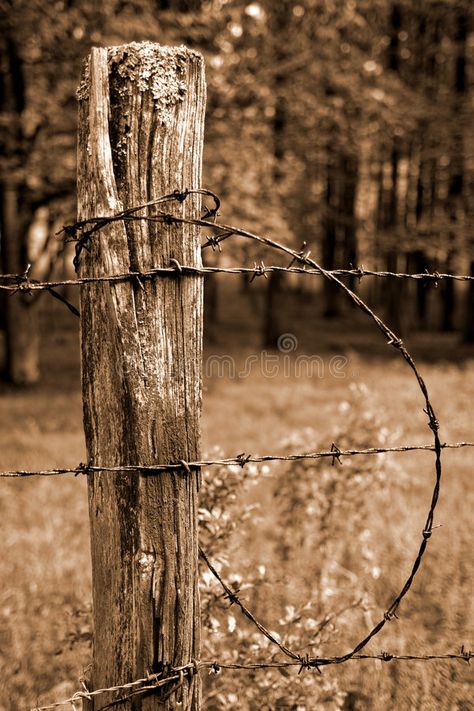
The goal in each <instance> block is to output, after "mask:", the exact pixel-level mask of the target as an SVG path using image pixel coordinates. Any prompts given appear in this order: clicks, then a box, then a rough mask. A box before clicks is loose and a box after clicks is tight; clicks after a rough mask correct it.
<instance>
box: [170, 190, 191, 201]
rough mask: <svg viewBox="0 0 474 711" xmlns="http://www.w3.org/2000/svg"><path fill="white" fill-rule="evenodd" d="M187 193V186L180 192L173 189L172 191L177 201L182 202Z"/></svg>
mask: <svg viewBox="0 0 474 711" xmlns="http://www.w3.org/2000/svg"><path fill="white" fill-rule="evenodd" d="M188 195H189V190H188V189H187V188H186V190H183V191H182V192H180V191H179V190H175V191H174V192H173V197H174V199H175V200H177V201H178V202H184V201H185V200H186V198H187V197H188Z"/></svg>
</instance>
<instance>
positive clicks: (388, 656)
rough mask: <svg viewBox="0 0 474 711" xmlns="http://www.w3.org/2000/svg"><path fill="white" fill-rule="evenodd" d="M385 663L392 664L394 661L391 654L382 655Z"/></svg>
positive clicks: (384, 653) (383, 653)
mask: <svg viewBox="0 0 474 711" xmlns="http://www.w3.org/2000/svg"><path fill="white" fill-rule="evenodd" d="M380 656H381V657H382V661H383V662H390V661H391V660H392V659H393V654H390V653H389V652H382V653H381V655H380Z"/></svg>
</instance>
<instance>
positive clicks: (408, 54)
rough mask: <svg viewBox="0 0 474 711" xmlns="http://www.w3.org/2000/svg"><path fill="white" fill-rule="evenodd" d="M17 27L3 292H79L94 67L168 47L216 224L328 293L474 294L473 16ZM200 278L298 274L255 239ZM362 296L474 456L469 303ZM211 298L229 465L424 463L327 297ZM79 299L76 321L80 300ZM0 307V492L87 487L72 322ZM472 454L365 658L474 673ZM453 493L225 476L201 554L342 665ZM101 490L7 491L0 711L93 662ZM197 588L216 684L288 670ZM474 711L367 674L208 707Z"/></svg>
mask: <svg viewBox="0 0 474 711" xmlns="http://www.w3.org/2000/svg"><path fill="white" fill-rule="evenodd" d="M0 12H1V20H2V28H3V29H2V37H1V39H0V85H1V93H0V137H1V139H0V140H1V147H2V155H1V159H0V210H1V252H0V256H1V261H2V268H1V272H2V273H3V274H22V273H23V272H24V270H25V268H26V266H27V264H31V265H32V266H31V269H30V272H29V276H30V277H31V278H33V279H40V280H48V279H52V278H64V277H74V270H73V266H72V257H73V255H74V245H73V244H68V243H65V242H64V240H63V239H62V238H61V237H60V236H58V234H57V233H58V231H59V230H60V229H61V227H62V226H63V225H64V224H69V223H71V222H73V221H74V220H75V173H76V129H77V102H76V97H75V93H76V89H77V86H78V83H79V76H80V69H81V62H82V60H83V59H84V57H85V56H86V55H87V54H88V52H89V49H90V47H91V46H110V45H114V44H123V43H126V42H132V41H142V40H151V41H157V42H160V43H161V44H168V45H175V44H185V45H187V46H189V47H192V48H195V49H198V50H199V51H200V52H202V54H203V55H204V58H205V62H206V74H207V82H208V100H207V116H206V137H205V154H204V169H203V184H204V186H205V187H206V188H209V189H211V190H213V191H214V192H215V193H217V194H218V195H219V196H220V198H221V200H222V206H221V209H220V215H221V217H220V219H221V220H222V221H223V222H226V223H230V224H235V225H239V226H242V227H244V228H246V229H248V230H250V231H252V232H255V233H258V234H264V235H267V236H269V237H272V238H273V239H276V240H278V241H280V242H282V243H284V244H285V245H287V246H289V247H291V248H293V249H295V250H298V251H299V250H301V249H303V251H304V253H306V252H307V251H309V250H311V256H312V257H313V258H314V259H315V260H316V261H317V262H318V263H320V264H321V265H322V266H324V267H325V268H327V269H352V268H353V269H357V268H362V269H364V270H376V271H388V272H391V273H393V274H395V273H397V274H400V273H417V274H420V275H421V274H423V273H425V272H429V273H431V274H436V273H440V274H445V273H448V274H449V273H450V274H454V273H455V274H459V275H471V276H474V229H473V180H474V135H473V130H472V99H473V84H474V30H473V14H474V13H473V10H472V6H471V3H470V2H468V0H422V1H421V2H413V1H411V0H404V1H401V2H393V1H392V0H301V2H292V1H290V0H281V1H280V2H277V1H273V2H272V1H271V0H261V1H260V2H250V3H249V2H239V1H237V0H235V1H231V0H230V1H229V2H225V0H209V1H207V0H202V1H199V0H188V1H187V2H186V0H182V1H179V0H176V1H174V0H169V1H167V2H165V1H161V2H159V1H155V2H153V1H152V0H136V1H131V2H126V1H123V2H118V1H115V0H105V1H104V2H101V3H100V4H99V3H96V2H86V1H85V0H78V1H77V2H74V1H71V2H61V1H59V2H38V1H36V0H10V1H9V2H7V1H5V0H0ZM204 260H205V263H206V264H208V265H213V266H222V267H228V266H248V267H251V268H252V267H254V265H255V264H256V265H261V264H262V263H263V264H264V265H267V266H269V265H271V264H277V265H283V266H286V265H287V264H288V261H289V260H288V259H284V260H282V259H281V258H279V257H278V254H271V253H270V254H269V253H268V252H266V251H265V249H264V248H263V247H262V246H261V245H255V244H254V243H252V242H248V241H245V240H238V239H235V240H228V241H226V242H224V243H223V244H222V251H221V252H220V251H218V250H216V251H211V250H207V251H206V253H205V255H204ZM344 281H345V283H346V284H347V285H348V286H349V287H350V288H351V289H354V290H355V291H356V292H357V293H358V294H360V296H361V297H362V298H363V299H365V300H366V301H367V303H368V304H369V305H370V307H371V308H372V309H373V310H374V311H375V312H376V313H377V314H379V315H380V316H381V317H383V318H384V320H385V322H386V323H387V324H388V326H390V328H392V329H393V330H394V331H395V333H396V334H397V335H399V336H402V337H403V339H404V342H405V343H406V344H407V347H408V348H409V350H410V352H411V353H412V354H413V355H414V357H415V360H416V363H417V365H418V367H419V369H420V371H421V372H422V373H423V375H424V377H425V379H426V382H427V385H428V387H429V390H430V394H431V398H432V402H433V405H434V407H435V409H436V412H437V415H438V416H439V419H440V425H441V430H440V436H441V439H442V441H449V442H461V441H472V440H474V436H473V425H474V421H473V414H472V398H473V395H474V377H473V374H474V347H473V344H474V282H473V281H467V280H451V279H443V278H439V280H437V279H436V278H428V277H427V278H426V279H421V278H420V279H417V280H412V279H400V278H379V277H371V276H363V277H362V278H358V277H357V276H352V277H344ZM205 288H206V294H205V360H204V364H205V367H204V373H205V383H204V385H205V387H204V404H203V432H202V440H203V452H204V454H205V455H207V456H208V457H209V458H214V457H218V456H219V457H220V456H221V455H225V456H235V455H237V454H239V453H241V452H247V453H253V454H267V453H283V454H285V453H290V452H293V451H316V450H319V449H322V450H327V449H330V448H331V444H332V443H333V442H335V443H337V446H338V447H339V448H340V449H344V448H353V447H354V448H367V447H377V446H381V447H392V446H395V447H396V446H399V445H404V444H425V443H431V441H432V440H431V439H430V432H429V430H428V429H427V427H426V417H425V415H424V414H423V401H422V398H421V397H420V393H419V391H418V390H417V384H416V380H415V378H414V377H413V375H412V373H410V371H409V369H408V368H407V367H406V364H404V363H403V362H402V359H401V358H400V357H399V354H398V353H397V352H395V351H392V350H390V349H388V348H387V347H386V344H385V342H384V339H383V337H382V336H381V335H380V333H378V332H377V330H376V329H375V328H374V327H373V324H371V323H370V322H369V320H368V319H366V318H365V317H364V315H363V314H361V313H359V312H358V311H356V309H354V307H353V306H352V305H351V303H350V302H349V300H348V299H347V298H346V297H345V296H344V294H343V293H342V292H340V290H338V289H337V287H335V286H334V284H331V283H330V282H329V281H326V280H323V279H322V278H321V277H318V276H308V275H301V276H300V275H295V274H282V273H271V274H263V275H261V276H259V277H257V278H254V279H253V280H251V279H250V278H249V277H248V276H237V275H236V276H229V275H225V274H222V275H215V276H212V277H210V276H209V277H206V284H205ZM62 294H63V296H64V297H65V298H66V299H67V300H68V301H70V302H71V303H73V304H76V305H77V303H78V292H77V287H68V288H65V289H64V290H63V292H62ZM0 305H1V309H0V367H1V370H2V374H3V377H2V381H1V383H0V422H1V427H0V468H1V469H2V470H6V469H38V468H50V467H55V466H58V467H60V466H65V467H74V466H76V465H77V464H78V463H79V462H81V461H83V460H84V459H85V447H84V439H83V433H82V406H81V394H80V373H79V341H78V319H77V318H76V317H75V316H74V315H73V313H71V312H70V311H69V310H68V309H67V308H65V306H64V304H61V303H59V302H58V301H57V300H54V299H52V298H50V295H49V294H47V293H41V292H33V293H32V294H27V293H21V294H13V295H7V294H6V292H3V291H2V292H0ZM305 358H306V360H305V361H304V362H305V363H308V362H310V363H312V364H313V366H314V367H311V368H310V369H309V370H308V369H307V368H306V366H305V368H302V367H301V363H302V362H303V361H302V359H305ZM308 359H309V361H308ZM335 359H337V360H335ZM335 362H337V363H338V367H337V368H336V369H335V368H334V363H335ZM216 364H217V366H219V367H216ZM269 364H270V365H271V368H270V366H269ZM470 452H471V450H469V449H460V450H451V451H445V452H443V460H444V467H445V472H444V480H443V489H442V496H441V500H440V505H439V510H438V513H437V517H436V524H437V525H438V524H439V525H440V526H441V527H440V528H439V529H436V530H435V531H434V533H433V537H432V540H431V541H430V547H429V550H428V553H427V556H426V558H425V560H424V563H423V567H422V569H421V571H420V573H419V576H418V577H417V579H416V581H415V583H414V586H413V588H412V590H411V591H410V593H409V596H408V597H407V599H406V601H405V602H404V603H403V605H402V607H401V608H400V611H399V614H398V619H396V620H393V621H392V622H391V624H390V625H387V626H386V628H385V629H384V630H383V633H381V636H380V637H379V638H376V640H374V642H372V643H371V645H370V649H369V650H368V651H369V652H371V653H374V654H376V653H379V652H381V651H384V650H385V651H389V652H390V653H392V654H415V655H416V654H418V655H424V654H430V653H434V654H443V653H446V652H459V650H460V649H461V646H462V645H464V647H465V648H469V646H470V644H471V645H472V632H473V626H472V612H473V610H472V587H473V566H472V531H471V528H472V527H471V525H470V521H471V517H472V514H471V511H472V504H473V499H474V496H473V487H472V454H471V453H470ZM433 472H434V465H433V455H432V453H431V454H430V453H429V452H421V453H420V452H417V453H400V454H394V455H390V456H389V455H381V456H377V457H354V458H347V459H344V460H343V464H342V465H339V464H338V463H337V462H335V464H334V466H333V465H332V464H331V460H324V461H322V462H309V463H308V462H306V463H303V462H300V463H284V464H271V465H270V464H269V465H263V466H260V465H259V466H257V465H252V466H250V467H247V468H245V469H241V468H240V467H234V468H230V469H228V468H225V469H224V468H222V470H221V469H216V468H210V469H209V470H208V472H207V473H206V475H205V482H204V484H205V485H204V487H203V490H202V496H201V510H200V515H201V534H202V539H203V541H204V542H205V545H206V550H208V552H209V554H210V555H212V557H213V559H214V560H216V561H218V562H219V563H220V566H221V567H220V569H221V570H222V574H223V575H224V576H225V577H226V579H228V580H231V581H233V583H234V584H235V586H236V587H238V588H240V589H241V591H242V594H243V596H244V598H245V601H246V604H248V606H249V607H250V608H251V609H252V610H253V611H255V612H256V614H257V616H258V617H259V618H261V619H262V620H263V621H264V623H265V624H266V626H267V627H268V628H269V629H271V630H273V631H275V632H276V633H277V634H278V635H279V637H280V638H281V639H282V640H284V642H285V643H287V644H288V645H289V646H290V647H291V648H295V649H298V651H299V652H301V653H309V654H310V655H319V654H321V655H330V654H341V653H344V652H345V651H347V650H348V649H350V648H351V647H352V646H353V645H354V644H355V643H356V642H357V641H358V640H359V639H360V638H361V637H362V636H364V634H366V633H367V631H368V630H369V629H370V627H371V626H372V625H373V624H374V622H375V621H376V620H377V619H378V618H379V617H380V614H381V612H383V610H384V609H386V607H387V605H388V604H389V603H390V601H391V600H392V599H393V597H394V596H395V595H396V594H397V592H398V590H399V589H400V587H401V586H402V585H403V582H404V580H405V579H406V577H407V574H408V572H409V570H410V566H411V564H412V561H413V559H414V558H415V556H416V552H417V550H418V547H419V538H420V533H421V531H422V529H423V525H424V522H425V517H426V511H427V509H428V506H429V499H430V495H431V489H432V485H433V476H434V473H433ZM84 479H85V478H84V477H77V478H76V477H73V476H71V477H61V478H57V479H54V480H48V479H30V480H25V481H20V480H18V481H7V480H2V481H1V485H0V536H1V538H0V539H1V541H2V554H1V556H0V709H2V710H3V709H5V710H6V711H7V710H8V711H13V710H14V709H21V708H28V707H30V706H34V705H36V704H38V703H43V702H45V703H46V702H50V701H56V700H58V699H61V698H66V697H67V696H69V695H70V694H71V693H73V692H74V691H75V690H76V689H78V688H79V679H80V677H81V674H82V673H83V672H84V670H86V669H87V665H88V663H89V661H90V654H91V649H90V641H91V623H90V618H91V614H90V560H89V556H90V553H89V539H88V519H87V496H86V483H85V480H84ZM201 584H202V590H201V594H202V606H203V625H204V630H203V654H202V656H203V658H206V659H207V658H217V659H219V660H220V661H221V662H223V661H226V660H227V661H229V662H232V661H235V662H238V661H244V660H246V661H248V660H255V661H257V662H258V661H259V660H264V659H265V660H268V658H269V657H271V656H272V655H273V653H274V652H273V650H271V649H269V648H268V644H267V641H266V640H265V639H264V638H263V639H262V638H261V636H259V635H258V634H257V633H256V631H255V630H254V629H252V627H250V626H249V624H248V622H247V621H246V620H245V619H244V618H243V617H241V616H239V613H238V610H235V609H234V608H229V606H228V602H226V601H225V600H223V599H222V597H221V593H220V591H219V589H218V587H217V586H216V585H215V582H213V581H212V579H210V578H209V576H208V574H206V573H204V571H203V576H202V581H201ZM104 624H106V621H104ZM473 691H474V687H473V681H472V673H470V672H469V667H468V665H467V664H465V663H462V662H459V661H457V662H416V663H408V662H391V663H383V662H374V661H366V662H349V663H347V664H346V665H343V666H341V667H335V668H328V669H325V670H324V673H323V674H322V675H319V674H317V673H315V672H314V671H306V672H305V673H304V674H302V675H299V676H298V675H297V674H296V672H294V671H291V672H288V673H287V672H286V671H285V672H281V671H269V670H267V669H262V670H259V671H255V672H253V673H252V674H248V673H247V672H225V673H224V672H222V673H221V674H219V675H217V676H210V677H209V678H206V679H205V680H204V704H203V705H204V708H206V709H209V711H220V710H224V709H230V710H231V711H239V710H242V711H247V710H248V711H251V710H253V709H264V710H265V709H268V711H271V710H273V709H293V710H294V711H296V710H298V711H309V710H310V709H330V710H332V709H334V710H335V709H346V710H350V709H354V710H355V709H373V710H374V711H375V709H379V708H387V709H401V710H404V709H407V710H408V709H422V710H426V711H428V710H431V709H433V710H435V709H436V710H437V709H443V710H444V709H446V710H449V711H467V710H468V709H471V708H472V697H473Z"/></svg>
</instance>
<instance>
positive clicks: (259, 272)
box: [0, 260, 474, 298]
mask: <svg viewBox="0 0 474 711" xmlns="http://www.w3.org/2000/svg"><path fill="white" fill-rule="evenodd" d="M28 272H29V269H28V270H27V271H25V272H23V273H22V274H0V290H2V291H9V292H12V293H16V292H23V293H29V292H33V291H49V292H50V293H51V294H52V295H53V296H55V297H56V298H61V297H60V295H58V293H57V292H55V291H54V289H56V288H58V287H62V286H80V285H81V284H95V283H101V282H124V281H133V280H136V279H143V280H145V281H146V280H147V279H148V280H150V279H157V278H158V277H160V276H169V275H173V274H175V275H176V274H179V275H184V276H185V275H193V274H196V275H202V276H205V275H206V274H245V275H247V276H249V277H250V280H251V281H253V279H254V278H255V277H258V276H266V275H267V274H271V273H272V272H279V273H287V274H308V275H313V276H323V275H322V273H321V271H320V270H319V269H311V268H310V269H307V268H305V267H282V266H278V265H268V266H267V265H265V264H264V263H263V262H262V261H260V262H258V263H255V264H254V266H253V267H207V266H203V267H196V266H191V265H187V264H180V263H179V262H177V260H173V264H172V265H170V266H168V267H153V269H146V270H143V271H136V270H133V271H129V272H122V273H119V274H109V275H104V276H85V277H80V278H77V279H57V280H52V281H40V280H39V279H31V278H30V277H29V276H28ZM327 274H331V275H332V276H335V277H357V278H358V279H359V280H360V279H362V277H365V276H373V277H379V278H383V279H384V278H390V277H393V278H395V279H413V280H415V281H421V282H423V283H426V284H427V285H428V284H433V285H435V286H437V284H438V282H440V281H443V280H444V281H447V280H451V281H474V276H469V275H468V274H444V273H440V272H428V271H426V272H420V273H413V274H408V273H397V272H387V271H374V270H371V269H364V267H358V268H357V269H328V270H327ZM2 281H3V282H12V283H10V284H8V283H1V282H2Z"/></svg>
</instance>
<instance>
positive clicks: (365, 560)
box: [200, 386, 403, 711]
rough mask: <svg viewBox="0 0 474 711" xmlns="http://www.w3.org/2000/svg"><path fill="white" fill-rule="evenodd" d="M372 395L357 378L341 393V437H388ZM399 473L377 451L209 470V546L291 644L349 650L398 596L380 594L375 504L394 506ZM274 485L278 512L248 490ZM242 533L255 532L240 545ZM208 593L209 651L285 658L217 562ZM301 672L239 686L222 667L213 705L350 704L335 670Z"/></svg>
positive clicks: (206, 577)
mask: <svg viewBox="0 0 474 711" xmlns="http://www.w3.org/2000/svg"><path fill="white" fill-rule="evenodd" d="M369 399H370V395H369V393H368V391H367V389H366V388H365V387H364V386H361V387H359V388H353V391H352V396H351V399H350V401H345V402H343V403H341V406H340V408H339V409H340V413H341V416H342V417H343V418H344V425H343V426H342V427H340V428H339V429H338V430H337V431H336V433H335V434H336V435H337V442H338V444H339V445H340V446H341V447H344V446H345V445H346V444H348V443H349V442H351V443H352V444H354V443H356V444H357V446H360V447H364V446H369V445H370V446H377V445H380V446H383V445H386V442H387V432H386V430H384V428H383V427H381V426H380V424H379V421H378V416H377V415H376V413H375V411H374V410H373V409H372V408H371V407H370V405H369V403H368V402H367V401H368V400H369ZM327 436H328V433H326V438H327ZM329 436H330V435H329ZM315 441H316V440H315V433H314V432H312V431H310V430H307V431H305V432H301V433H296V434H295V435H294V436H293V437H291V438H290V440H289V441H288V447H289V448H291V450H292V451H294V450H295V449H297V450H298V451H300V450H301V449H302V448H303V449H304V448H305V447H308V446H310V447H311V448H314V447H315ZM394 474H397V480H396V481H397V483H396V486H399V485H400V483H401V481H403V477H401V476H399V474H400V472H399V470H398V468H397V467H394V466H393V465H390V464H389V463H388V462H385V461H384V462H383V463H382V462H381V461H379V460H378V458H373V459H370V458H369V457H365V458H364V457H358V458H356V457H354V458H353V459H349V461H345V462H344V465H343V466H341V465H337V464H335V465H334V466H332V465H331V463H330V462H321V461H311V460H309V462H308V461H305V460H303V461H301V462H292V463H289V464H288V465H286V466H280V467H275V468H274V469H272V470H271V469H270V468H269V467H268V466H264V467H261V468H258V467H257V466H255V465H247V467H245V468H244V469H241V468H240V467H230V468H226V469H222V470H218V471H216V470H215V469H213V470H212V471H211V470H209V471H208V472H207V473H206V475H205V479H204V491H203V497H202V502H201V510H200V516H201V521H200V523H201V538H202V544H203V547H204V548H205V550H206V551H209V555H210V557H211V558H212V560H213V562H214V564H216V565H217V566H218V568H219V570H220V572H221V574H222V575H223V577H224V579H226V580H227V581H228V582H230V584H231V586H232V587H233V588H234V589H235V590H236V591H237V590H239V597H241V598H242V599H244V600H245V604H246V605H248V606H249V607H250V609H251V610H252V612H253V613H254V614H255V615H256V617H257V619H259V620H261V621H262V622H263V624H265V625H266V626H267V625H270V629H271V630H272V634H274V635H275V636H277V638H278V639H279V640H280V641H281V642H282V643H283V644H284V645H286V646H287V647H289V648H290V649H292V650H293V651H295V652H297V653H298V654H301V655H303V656H304V655H305V654H307V653H308V654H310V656H317V655H324V654H325V653H326V654H328V653H329V649H331V653H333V652H334V653H342V651H345V650H346V648H347V647H348V646H350V645H354V644H355V643H356V641H358V639H357V635H359V636H360V637H362V636H363V635H364V634H365V633H366V631H367V625H369V626H370V625H371V621H372V612H373V610H374V609H376V608H379V609H380V606H382V605H384V604H385V603H386V600H385V601H384V600H380V599H379V597H380V590H379V589H378V586H377V581H378V580H379V578H380V576H381V573H382V570H381V566H382V556H381V550H380V546H379V545H377V543H376V541H375V540H374V537H373V532H372V530H371V527H370V517H371V514H372V513H373V511H374V508H376V507H377V506H380V507H383V506H386V504H387V502H388V499H389V497H390V492H392V493H393V489H394V485H393V483H392V484H389V479H391V478H392V476H393V475H394ZM262 486H264V487H271V488H272V489H273V503H272V507H273V510H274V514H273V516H271V517H270V520H269V517H268V514H267V515H266V516H265V515H263V513H262V512H259V509H258V508H255V505H254V504H251V503H248V498H249V496H248V494H247V496H246V497H243V496H242V495H243V493H244V492H245V490H246V489H248V488H249V487H251V488H252V487H262ZM246 500H247V503H246ZM244 529H245V530H246V531H247V533H244V532H243V531H244ZM348 531H350V535H348ZM233 539H234V540H233ZM235 539H237V540H242V539H243V545H242V544H241V545H242V548H240V551H237V550H236V548H235V545H236V544H235ZM257 540H258V541H259V545H258V553H257V555H258V556H259V558H258V559H254V560H252V555H251V554H246V555H244V556H242V550H246V549H248V550H252V551H255V550H256V541H257ZM262 557H263V558H264V559H265V564H263V563H262V562H261V558H262ZM239 558H240V562H239V564H237V562H236V561H237V560H238V559H239ZM201 601H202V608H203V624H204V643H203V657H206V658H208V659H217V660H218V661H219V662H226V663H248V662H252V663H265V662H269V661H275V660H285V657H284V655H282V653H281V652H280V651H279V650H278V649H277V648H276V647H274V646H273V645H272V644H271V642H270V641H269V640H267V639H266V638H265V637H263V635H261V633H260V632H259V631H258V630H256V629H255V628H253V627H252V625H251V624H250V623H248V622H247V621H246V620H245V618H243V617H242V616H241V615H240V613H239V611H238V610H234V609H233V608H232V607H231V608H229V603H228V601H227V600H226V599H224V598H223V595H222V590H221V589H220V586H219V584H218V583H216V580H215V578H214V577H213V575H212V573H210V572H209V571H208V570H204V572H203V575H202V580H201ZM375 614H377V613H375ZM378 614H380V613H378ZM270 620H271V622H270ZM348 630H350V634H348ZM341 646H342V647H343V649H341ZM296 671H297V669H292V670H285V669H283V670H278V671H275V670H271V669H260V670H254V671H252V672H235V673H234V674H242V673H245V674H246V675H247V676H246V681H245V684H242V685H240V684H239V692H238V693H237V692H236V682H235V678H234V677H233V676H232V675H231V673H230V672H228V671H225V672H224V673H222V674H221V675H218V676H217V677H216V676H212V677H211V678H210V679H209V681H208V682H207V683H206V684H205V699H206V703H205V708H206V709H209V711H219V710H221V709H222V710H223V709H235V711H237V710H239V711H245V709H249V710H250V709H254V708H256V707H257V705H258V708H262V709H266V710H268V711H271V710H272V709H278V708H289V709H290V708H291V709H299V710H300V711H304V710H305V709H307V710H309V709H313V708H319V707H321V708H323V707H324V708H327V709H342V708H343V704H344V699H345V696H346V690H345V689H344V685H343V684H341V683H340V682H338V681H337V679H336V678H335V677H333V678H331V677H329V676H327V675H326V674H323V675H322V676H320V675H318V674H317V673H316V672H314V671H313V672H306V673H305V674H303V675H302V676H300V677H299V678H298V683H295V682H294V676H295V674H296Z"/></svg>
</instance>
